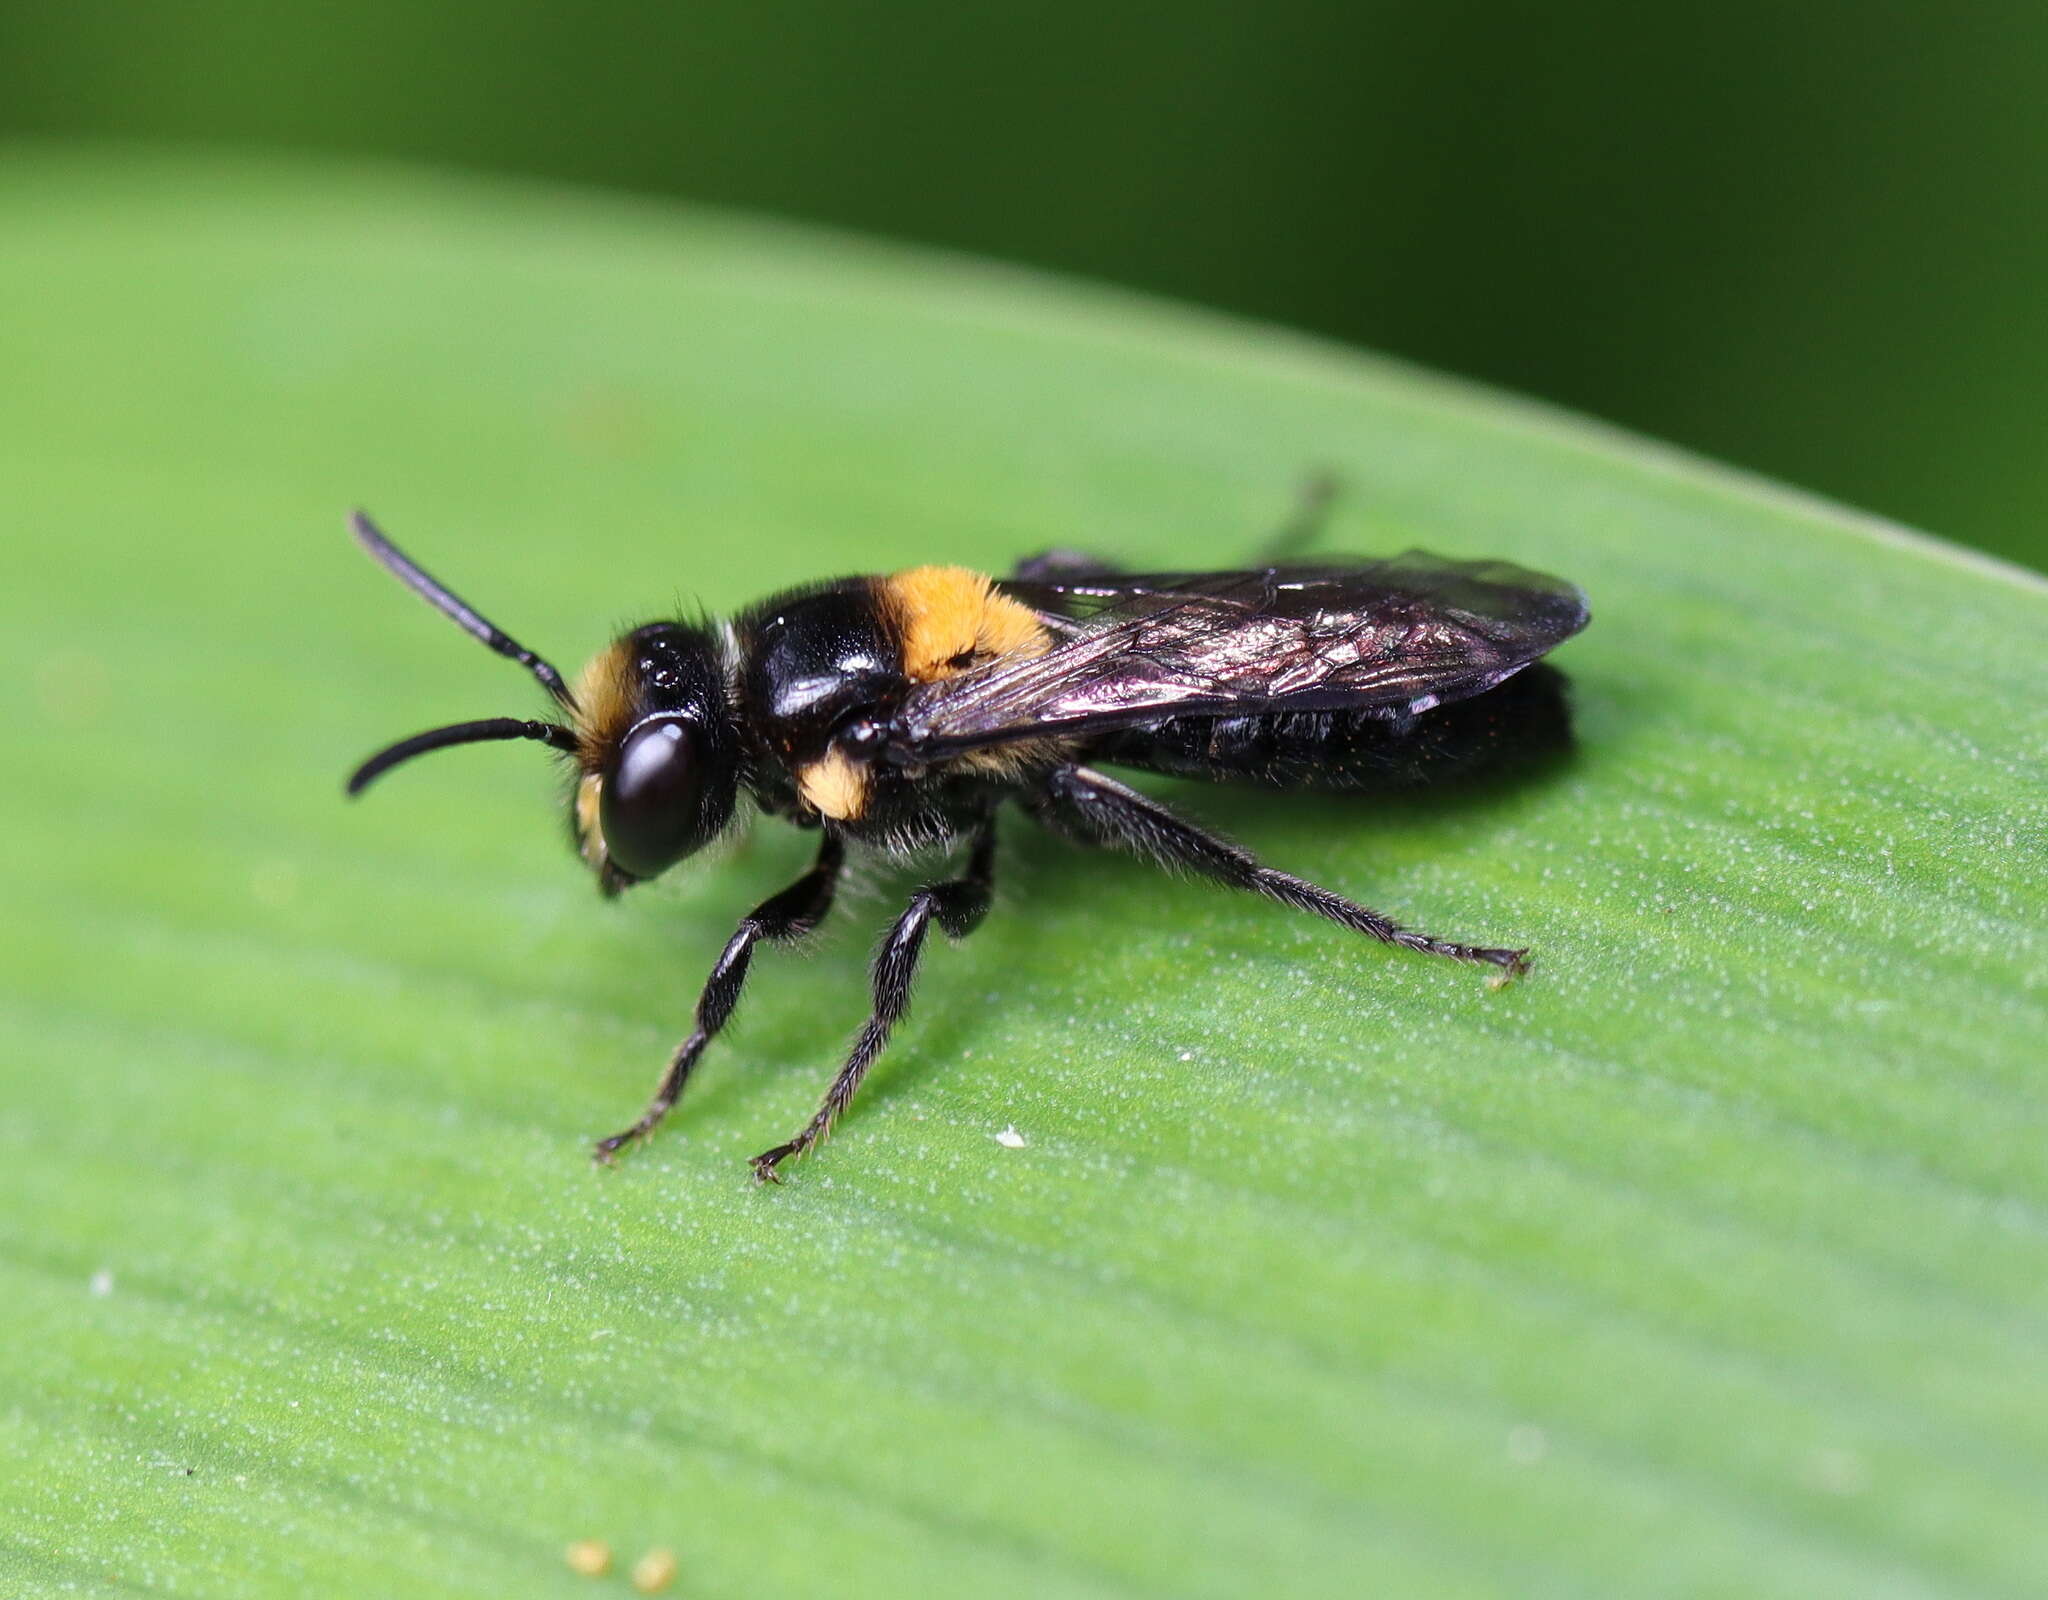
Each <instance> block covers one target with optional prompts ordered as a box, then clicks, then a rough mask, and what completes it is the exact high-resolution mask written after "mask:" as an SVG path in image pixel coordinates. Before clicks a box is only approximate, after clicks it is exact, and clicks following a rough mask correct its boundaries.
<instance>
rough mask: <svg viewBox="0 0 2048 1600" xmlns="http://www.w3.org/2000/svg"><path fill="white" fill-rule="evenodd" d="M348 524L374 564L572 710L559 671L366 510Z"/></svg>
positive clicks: (354, 514) (353, 514) (355, 514)
mask: <svg viewBox="0 0 2048 1600" xmlns="http://www.w3.org/2000/svg"><path fill="white" fill-rule="evenodd" d="M348 525H349V528H350V530H351V531H352V532H353V533H354V534H355V536H356V542H357V543H358V544H360V545H361V546H362V547H363V548H364V549H365V550H367V551H369V552H370V554H371V555H372V556H374V557H375V558H376V560H377V563H378V565H380V566H382V567H383V568H385V569H386V570H387V571H389V572H391V573H393V574H395V575H396V576H397V578H398V580H399V582H401V583H403V584H404V585H405V586H406V587H407V588H408V589H410V590H412V592H413V593H414V594H416V595H418V596H419V597H420V598H421V599H423V600H425V601H426V602H427V604H428V605H430V606H432V607H433V608H434V609H435V610H436V611H438V612H440V613H441V614H442V615H443V616H446V617H451V618H453V619H454V621H455V624H456V626H457V627H459V628H461V629H462V631H463V632H464V633H467V634H469V635H470V636H471V637H472V638H476V639H481V640H482V641H483V642H484V643H485V644H487V645H489V646H490V647H491V648H492V649H493V650H495V651H497V652H498V654H499V655H501V656H509V657H510V658H511V659H512V660H514V661H516V662H518V663H519V664H520V665H521V666H522V667H524V668H525V669H526V670H527V671H528V672H530V673H532V674H533V675H534V677H536V678H538V679H539V680H540V686H541V687H542V688H543V689H545V690H547V692H548V693H549V694H551V695H553V696H554V697H555V703H556V704H557V705H560V706H561V707H562V708H563V709H564V710H567V711H574V710H575V709H576V697H575V696H574V695H572V694H570V692H569V685H568V684H567V683H565V682H564V681H563V680H562V675H561V673H559V672H557V671H556V670H555V669H554V667H553V666H551V665H550V664H549V663H548V662H547V661H545V660H543V659H542V658H541V657H539V656H537V655H535V654H534V653H533V652H532V651H531V650H529V649H527V648H526V646H525V645H523V644H521V643H520V642H519V641H518V640H517V639H515V638H513V637H512V636H511V635H510V634H509V633H507V632H505V631H504V629H502V628H500V627H498V626H497V625H496V624H495V623H493V622H491V621H490V620H489V619H487V618H486V617H484V616H483V615H482V614H481V613H480V612H478V611H477V610H476V609H475V608H474V607H472V606H471V605H469V603H468V602H467V601H465V600H463V599H462V597H461V596H460V595H458V594H456V593H455V592H454V591H453V590H451V589H449V588H448V587H447V585H445V584H443V583H442V582H441V581H440V580H439V579H437V578H436V577H434V575H433V574H432V573H430V572H428V571H427V569H426V568H425V567H422V566H421V565H420V564H419V563H418V562H417V561H415V560H413V558H412V557H411V556H409V555H407V554H406V553H405V552H404V551H403V550H401V549H399V548H398V546H397V545H395V544H393V543H392V542H391V541H390V540H389V539H388V538H386V537H385V536H384V530H383V529H381V528H379V527H378V526H377V524H376V523H374V522H372V521H371V520H370V518H369V516H368V514H367V513H365V512H361V511H352V512H350V513H349V518H348ZM457 742H458V743H459V742H462V741H457Z"/></svg>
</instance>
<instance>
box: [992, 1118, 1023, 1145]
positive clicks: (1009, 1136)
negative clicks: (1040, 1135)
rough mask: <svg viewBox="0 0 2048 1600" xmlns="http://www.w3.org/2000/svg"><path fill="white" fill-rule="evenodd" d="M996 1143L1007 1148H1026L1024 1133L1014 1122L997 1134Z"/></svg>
mask: <svg viewBox="0 0 2048 1600" xmlns="http://www.w3.org/2000/svg"><path fill="white" fill-rule="evenodd" d="M996 1143H997V1144H999V1145H1001V1146H1002V1147H1003V1148H1004V1149H1005V1150H1022V1149H1023V1148H1024V1144H1025V1139H1024V1135H1023V1134H1021V1133H1019V1132H1018V1131H1017V1129H1016V1127H1015V1125H1014V1124H1013V1125H1011V1126H1008V1127H1005V1128H1004V1129H1003V1131H1002V1132H1001V1133H999V1134H997V1135H996Z"/></svg>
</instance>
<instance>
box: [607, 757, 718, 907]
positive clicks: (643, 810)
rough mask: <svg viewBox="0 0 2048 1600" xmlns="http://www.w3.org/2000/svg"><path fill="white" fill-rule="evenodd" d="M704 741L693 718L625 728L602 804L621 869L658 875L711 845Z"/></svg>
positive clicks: (638, 875) (609, 849)
mask: <svg viewBox="0 0 2048 1600" xmlns="http://www.w3.org/2000/svg"><path fill="white" fill-rule="evenodd" d="M704 746H705V739H704V730H703V728H702V726H701V725H700V724H698V723H697V722H696V721H694V720H693V719H691V718H689V717H650V718H648V719H647V720H646V721H645V722H643V723H641V724H640V725H639V726H638V727H637V728H635V729H633V731H632V732H631V733H629V734H627V735H626V739H625V742H624V743H623V744H622V745H620V746H619V754H618V759H617V761H616V762H615V763H614V764H613V767H612V770H611V771H610V772H609V773H608V774H607V775H606V777H605V783H604V794H603V798H602V800H601V802H600V804H599V807H598V820H599V825H600V826H601V827H602V828H603V829H604V847H605V853H606V854H607V855H609V856H610V857H611V859H612V861H613V863H614V864H615V865H616V866H617V867H618V868H619V870H620V871H622V872H624V873H626V874H627V875H628V876H630V877H634V878H653V877H657V876H659V875H660V874H661V873H664V872H666V871H667V870H668V869H669V868H670V867H672V866H674V865H675V864H676V863H677V862H678V861H680V860H682V859H683V857H684V856H686V855H689V854H690V853H691V852H693V851H695V850H696V849H698V848H699V847H700V846H701V845H703V844H704V842H705V839H706V831H705V828H704V821H705V818H704V816H703V802H704V775H705V762H704V755H705V749H704Z"/></svg>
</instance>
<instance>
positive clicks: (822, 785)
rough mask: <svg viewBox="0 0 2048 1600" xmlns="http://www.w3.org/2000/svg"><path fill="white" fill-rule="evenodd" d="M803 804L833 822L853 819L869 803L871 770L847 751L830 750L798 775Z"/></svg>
mask: <svg viewBox="0 0 2048 1600" xmlns="http://www.w3.org/2000/svg"><path fill="white" fill-rule="evenodd" d="M796 790H797V793H798V794H800V795H802V796H803V798H804V804H805V805H807V806H809V807H810V808H811V809H812V810H813V811H815V812H817V813H818V814H819V815H820V816H823V817H830V818H831V819H832V820H833V821H834V822H852V821H854V820H856V819H857V818H858V817H859V816H860V814H861V813H862V812H863V811H865V810H866V809H867V806H868V769H867V768H866V767H864V766H862V765H861V764H860V763H858V762H856V761H854V760H853V759H852V757H850V756H848V755H847V753H846V752H845V751H844V750H833V751H829V752H827V754H826V755H825V757H824V758H823V759H822V760H819V761H813V762H812V763H811V764H810V765H809V766H807V767H805V768H804V769H803V770H802V771H801V772H799V773H798V774H797V779H796Z"/></svg>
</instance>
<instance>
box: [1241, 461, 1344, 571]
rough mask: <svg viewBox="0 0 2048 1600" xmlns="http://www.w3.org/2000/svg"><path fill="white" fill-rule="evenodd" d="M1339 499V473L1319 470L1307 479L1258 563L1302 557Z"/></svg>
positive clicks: (1269, 539) (1270, 563) (1264, 565)
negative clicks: (1332, 506) (1332, 505)
mask: <svg viewBox="0 0 2048 1600" xmlns="http://www.w3.org/2000/svg"><path fill="white" fill-rule="evenodd" d="M1336 498H1337V477H1336V474H1335V473H1332V472H1329V471H1318V472H1314V473H1311V474H1310V475H1309V476H1308V477H1307V478H1305V479H1304V480H1303V481H1302V485H1301V489H1300V491H1299V493H1298V494H1297V496H1296V498H1295V502H1294V509H1293V510H1291V511H1290V512H1288V513H1287V520H1286V521H1285V522H1283V523H1281V524H1280V526H1279V527H1277V528H1275V529H1274V530H1273V532H1272V534H1271V536H1270V537H1269V538H1268V539H1267V540H1266V543H1265V545H1264V547H1263V548H1262V549H1261V550H1260V551H1259V556H1258V565H1260V566H1262V567H1270V566H1276V565H1282V564H1285V563H1286V562H1289V561H1292V560H1293V559H1294V558H1295V557H1297V556H1299V555H1300V554H1301V552H1302V550H1303V549H1304V548H1305V547H1306V546H1308V545H1311V544H1314V543H1315V539H1316V535H1317V534H1319V533H1321V532H1322V531H1323V524H1324V523H1325V522H1327V521H1328V520H1329V516H1330V502H1331V501H1333V500H1335V499H1336Z"/></svg>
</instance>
